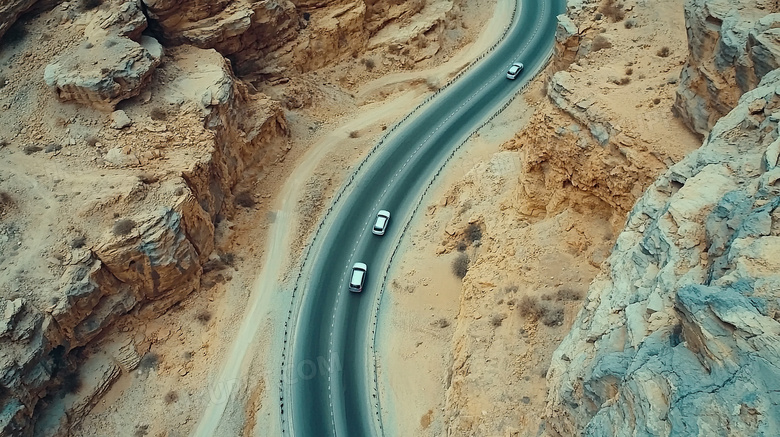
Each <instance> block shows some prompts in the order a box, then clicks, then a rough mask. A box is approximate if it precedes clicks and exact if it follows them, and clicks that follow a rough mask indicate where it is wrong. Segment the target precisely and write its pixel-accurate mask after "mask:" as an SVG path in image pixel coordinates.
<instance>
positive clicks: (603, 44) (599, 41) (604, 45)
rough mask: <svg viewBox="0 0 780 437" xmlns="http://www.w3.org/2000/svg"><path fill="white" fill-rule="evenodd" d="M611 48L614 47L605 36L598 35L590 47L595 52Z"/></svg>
mask: <svg viewBox="0 0 780 437" xmlns="http://www.w3.org/2000/svg"><path fill="white" fill-rule="evenodd" d="M610 47H612V43H611V42H610V41H609V40H608V39H607V37H606V36H604V35H596V37H595V38H593V44H592V45H591V46H590V48H591V49H592V50H593V51H594V52H597V51H599V50H601V49H608V48H610Z"/></svg>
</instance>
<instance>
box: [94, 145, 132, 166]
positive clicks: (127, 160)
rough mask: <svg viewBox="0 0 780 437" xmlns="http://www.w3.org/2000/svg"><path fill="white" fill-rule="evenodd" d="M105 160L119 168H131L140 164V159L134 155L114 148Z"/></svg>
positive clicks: (107, 153)
mask: <svg viewBox="0 0 780 437" xmlns="http://www.w3.org/2000/svg"><path fill="white" fill-rule="evenodd" d="M103 159H104V160H105V161H106V162H108V163H110V164H113V165H115V166H117V167H130V166H133V165H138V164H140V161H139V160H138V157H137V156H135V154H133V153H125V152H124V151H123V150H122V149H120V148H118V147H114V148H111V149H109V150H108V152H106V155H105V156H104V157H103Z"/></svg>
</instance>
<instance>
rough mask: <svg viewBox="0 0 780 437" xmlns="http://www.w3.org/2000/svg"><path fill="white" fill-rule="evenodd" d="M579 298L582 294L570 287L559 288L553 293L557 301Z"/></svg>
mask: <svg viewBox="0 0 780 437" xmlns="http://www.w3.org/2000/svg"><path fill="white" fill-rule="evenodd" d="M580 299H582V294H581V293H580V292H579V291H577V290H572V289H571V288H559V289H558V291H557V292H556V293H555V300H558V301H575V300H580Z"/></svg>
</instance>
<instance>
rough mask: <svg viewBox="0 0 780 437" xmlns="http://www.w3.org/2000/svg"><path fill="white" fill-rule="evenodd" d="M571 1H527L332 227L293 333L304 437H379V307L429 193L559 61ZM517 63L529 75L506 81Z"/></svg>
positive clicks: (377, 158)
mask: <svg viewBox="0 0 780 437" xmlns="http://www.w3.org/2000/svg"><path fill="white" fill-rule="evenodd" d="M564 11H565V3H564V1H562V0H553V1H539V0H525V1H523V2H522V6H521V9H520V10H519V13H518V16H517V17H516V19H515V23H516V25H515V26H514V27H513V28H512V29H511V30H510V32H509V34H508V35H507V37H506V39H505V40H504V41H503V42H502V44H501V45H499V47H498V48H497V49H496V50H494V51H493V52H492V53H491V54H490V55H488V56H487V57H486V58H484V59H483V60H482V61H481V62H480V63H479V64H478V65H477V66H475V67H472V69H471V70H469V71H468V72H467V73H466V74H465V75H463V76H462V77H461V78H460V79H459V80H458V81H457V82H456V83H454V84H453V85H451V86H449V87H448V88H447V89H445V90H444V91H442V92H441V93H440V94H439V95H438V96H437V97H436V98H435V99H433V100H432V101H430V102H429V103H428V104H427V105H426V106H425V107H423V108H421V109H420V110H418V111H417V112H416V113H415V114H414V116H412V117H410V118H409V119H408V120H407V121H406V123H405V124H404V125H402V126H400V127H399V128H398V129H397V130H396V132H395V133H394V134H393V135H392V136H391V137H389V138H388V139H386V140H385V141H384V143H383V145H382V149H380V150H379V151H378V152H377V153H375V154H374V156H372V157H371V160H370V162H369V163H367V165H366V166H365V168H364V169H363V170H361V172H360V173H359V174H358V177H357V178H356V180H355V182H354V183H353V186H352V188H351V190H350V191H349V192H348V193H346V195H345V196H343V197H342V198H341V200H340V205H337V207H336V208H335V209H334V212H333V213H332V216H333V217H329V219H328V221H327V222H326V226H325V227H323V228H322V231H321V232H323V233H324V234H323V235H320V236H319V238H318V240H319V241H318V243H317V246H316V247H315V248H314V250H313V252H312V256H311V257H310V259H309V260H308V261H307V263H308V265H307V266H306V267H305V269H306V270H305V271H308V272H309V273H308V280H306V281H305V285H304V286H303V287H302V291H303V293H304V294H303V298H302V302H301V308H300V313H299V314H298V317H297V323H296V324H295V326H294V327H293V329H294V330H295V332H294V334H293V337H292V339H293V341H294V343H293V345H292V350H291V354H292V356H291V359H292V361H291V363H290V367H289V369H288V370H286V372H288V374H292V378H291V379H290V378H288V381H289V382H288V384H290V386H289V387H288V388H289V390H286V391H287V392H288V393H290V396H291V399H288V400H287V401H288V403H289V404H288V408H289V415H288V419H289V422H290V424H291V426H290V428H288V429H289V430H290V431H292V432H293V435H294V436H298V437H301V436H317V437H320V436H333V435H339V436H346V435H348V436H355V437H362V436H371V435H379V434H380V431H379V430H378V429H376V425H375V423H376V422H375V418H374V412H373V411H374V410H373V408H374V407H373V406H374V405H375V403H376V399H375V398H374V397H373V389H372V387H371V384H373V382H372V381H373V377H372V375H373V361H372V360H371V359H370V355H369V352H370V344H371V342H372V341H373V335H372V323H373V314H372V311H373V305H374V300H375V298H376V293H379V292H380V287H381V286H382V284H381V279H382V276H383V274H384V272H385V269H386V268H387V263H388V262H389V257H390V254H391V253H392V251H393V249H394V247H395V245H397V244H398V243H399V239H400V233H401V229H402V227H403V226H404V224H405V223H406V222H407V221H408V220H409V219H410V216H411V214H412V212H413V211H414V209H415V206H416V202H417V200H418V199H419V197H420V195H421V194H422V192H423V191H424V190H425V187H426V186H427V185H428V184H429V182H430V181H431V179H432V178H433V177H434V176H435V174H436V173H437V171H438V169H439V168H440V167H441V165H442V164H443V162H444V161H445V159H446V158H447V156H448V155H449V154H450V153H451V152H452V150H453V149H454V148H455V147H457V145H458V144H459V143H460V142H461V141H463V139H465V138H466V137H467V136H468V135H469V134H470V133H471V132H472V131H473V130H474V129H475V128H476V127H478V126H479V125H480V124H481V123H482V122H484V120H485V119H487V118H488V117H490V116H491V115H492V114H493V113H495V111H497V110H498V109H499V108H500V107H501V105H503V104H504V103H505V102H506V101H507V100H508V99H509V98H510V97H511V96H512V95H514V94H515V92H517V91H518V89H519V88H520V87H522V85H523V84H524V83H526V82H527V81H528V80H529V79H530V76H529V75H530V74H533V72H535V71H536V70H537V69H538V68H540V67H541V65H542V63H543V62H544V61H545V60H546V59H547V55H548V54H549V53H550V52H551V50H552V46H553V41H554V35H555V28H556V18H555V17H556V15H557V14H560V13H563V12H564ZM516 61H520V62H523V63H524V64H525V70H524V71H523V73H522V74H521V75H520V77H518V78H517V79H516V80H514V81H512V80H508V79H506V77H505V73H506V70H507V68H508V67H509V66H510V65H511V64H512V63H513V62H516ZM380 209H386V210H388V211H390V213H391V215H392V216H391V219H390V226H389V228H388V231H387V233H386V234H385V235H384V236H382V237H379V236H375V235H372V234H371V225H372V224H373V220H374V218H375V216H376V213H377V211H379V210H380ZM355 262H364V263H366V264H367V265H368V277H367V282H366V286H365V288H364V291H363V293H350V292H349V291H348V290H347V281H348V274H349V272H350V270H351V267H352V264H353V263H355Z"/></svg>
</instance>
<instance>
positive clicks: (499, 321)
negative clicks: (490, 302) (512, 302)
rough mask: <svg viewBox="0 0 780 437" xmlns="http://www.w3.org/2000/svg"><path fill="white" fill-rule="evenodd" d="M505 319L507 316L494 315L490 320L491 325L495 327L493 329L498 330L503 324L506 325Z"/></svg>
mask: <svg viewBox="0 0 780 437" xmlns="http://www.w3.org/2000/svg"><path fill="white" fill-rule="evenodd" d="M504 319H506V314H493V316H492V317H491V318H490V323H491V324H492V325H493V327H495V328H498V327H499V326H501V324H502V323H504Z"/></svg>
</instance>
